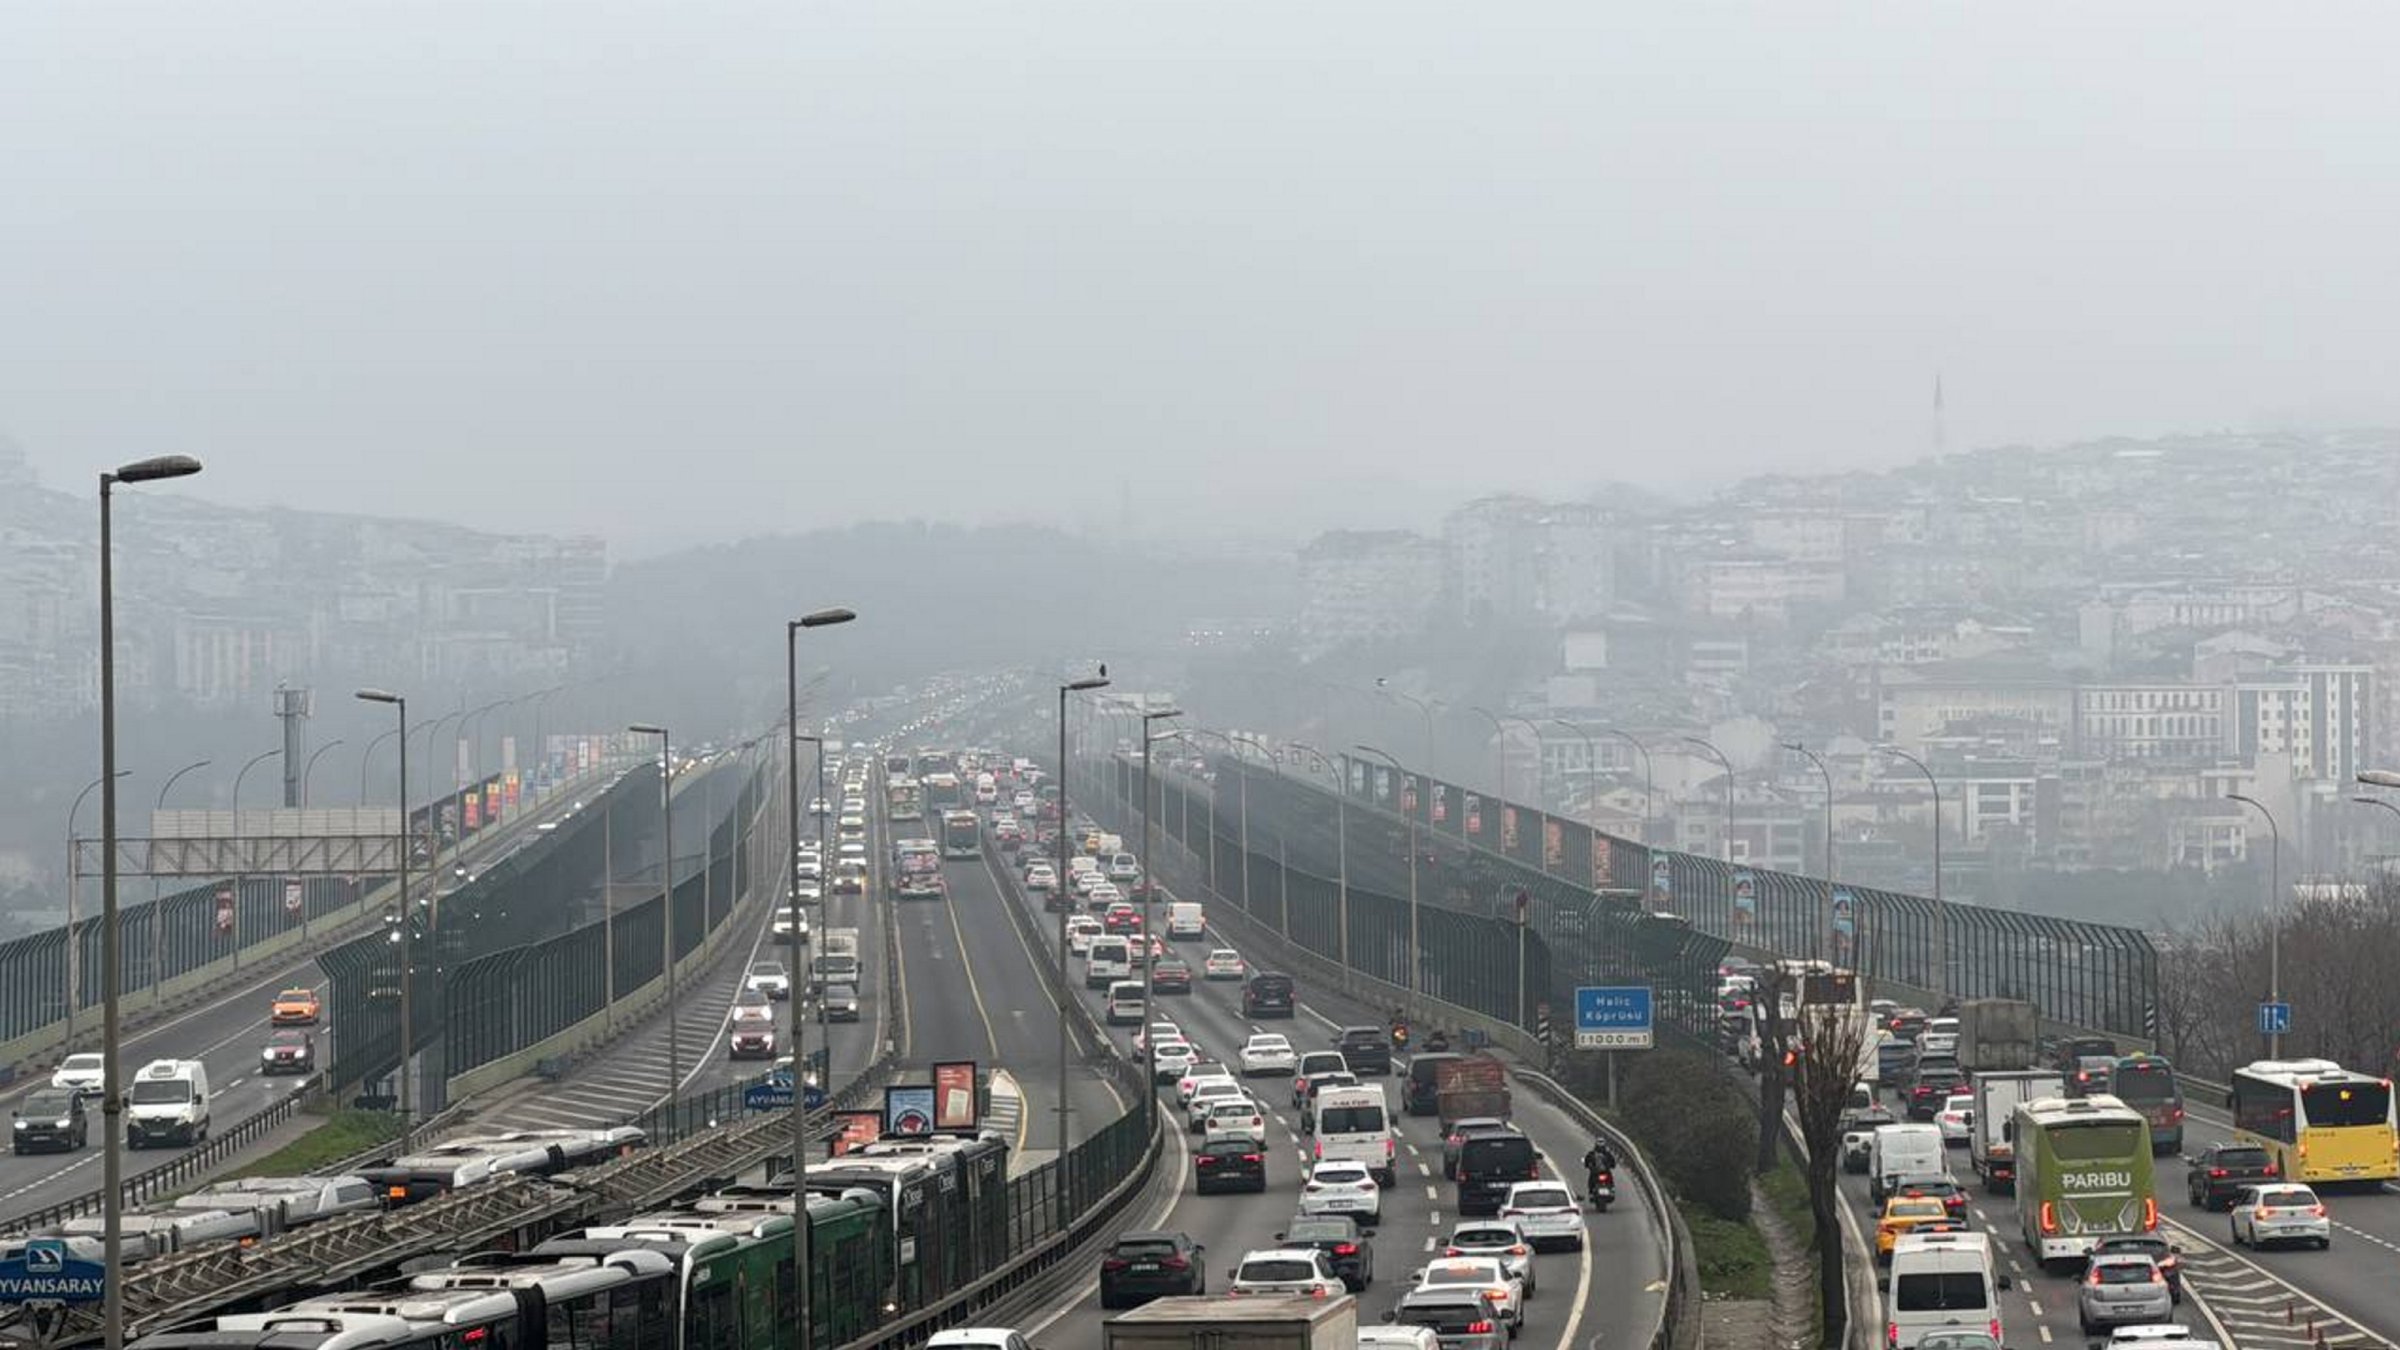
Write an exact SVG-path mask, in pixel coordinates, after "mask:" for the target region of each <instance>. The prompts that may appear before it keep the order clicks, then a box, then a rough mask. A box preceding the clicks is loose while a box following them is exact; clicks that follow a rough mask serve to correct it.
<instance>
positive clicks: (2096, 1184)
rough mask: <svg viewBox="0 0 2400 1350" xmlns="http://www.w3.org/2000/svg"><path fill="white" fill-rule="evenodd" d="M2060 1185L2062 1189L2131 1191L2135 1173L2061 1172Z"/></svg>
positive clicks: (2059, 1175)
mask: <svg viewBox="0 0 2400 1350" xmlns="http://www.w3.org/2000/svg"><path fill="white" fill-rule="evenodd" d="M2058 1187H2059V1189H2060V1190H2062V1191H2092V1192H2103V1191H2129V1190H2132V1189H2133V1173H2131V1172H2061V1173H2059V1174H2058Z"/></svg>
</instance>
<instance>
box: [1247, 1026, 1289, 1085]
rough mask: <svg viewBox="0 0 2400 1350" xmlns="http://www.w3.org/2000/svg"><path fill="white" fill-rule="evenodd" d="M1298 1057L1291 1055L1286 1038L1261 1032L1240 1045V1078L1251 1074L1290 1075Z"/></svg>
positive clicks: (1272, 1033)
mask: <svg viewBox="0 0 2400 1350" xmlns="http://www.w3.org/2000/svg"><path fill="white" fill-rule="evenodd" d="M1299 1062H1300V1057H1299V1056H1297V1055H1295V1054H1293V1053H1292V1042H1291V1040H1290V1039H1289V1038H1288V1037H1284V1036H1279V1035H1276V1034H1275V1033H1274V1032H1271V1031H1269V1032H1261V1033H1260V1034H1258V1035H1256V1036H1253V1037H1251V1038H1250V1039H1249V1040H1247V1041H1244V1042H1243V1043H1242V1076H1243V1077H1245V1078H1247V1077H1249V1076H1251V1075H1252V1074H1261V1073H1290V1072H1291V1071H1292V1068H1293V1066H1294V1065H1296V1064H1298V1063H1299Z"/></svg>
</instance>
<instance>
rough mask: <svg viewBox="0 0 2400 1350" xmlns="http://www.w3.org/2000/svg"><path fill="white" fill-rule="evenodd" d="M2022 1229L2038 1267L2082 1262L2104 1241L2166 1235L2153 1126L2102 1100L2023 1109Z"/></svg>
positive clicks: (2046, 1100)
mask: <svg viewBox="0 0 2400 1350" xmlns="http://www.w3.org/2000/svg"><path fill="white" fill-rule="evenodd" d="M2008 1138H2009V1142H2010V1143H2011V1144H2012V1145H2013V1146H2014V1147H2015V1149H2016V1157H2017V1228H2018V1230H2019V1231H2020V1232H2022V1233H2023V1234H2024V1236H2025V1245H2026V1246H2028V1247H2030V1248H2032V1249H2033V1254H2034V1257H2035V1258H2036V1259H2037V1260H2040V1261H2044V1262H2049V1261H2079V1260H2081V1259H2083V1258H2084V1257H2085V1256H2088V1255H2090V1254H2091V1250H2092V1248H2093V1247H2094V1246H2095V1245H2097V1244H2098V1243H2099V1242H2100V1240H2101V1239H2102V1238H2112V1237H2126V1236H2131V1235H2139V1234H2149V1233H2154V1232H2156V1231H2158V1189H2157V1186H2156V1184H2155V1181H2154V1178H2153V1176H2152V1173H2151V1163H2150V1123H2149V1122H2148V1121H2146V1120H2144V1119H2142V1113H2141V1112H2139V1111H2136V1110H2134V1109H2133V1108H2132V1107H2130V1106H2127V1105H2126V1104H2125V1103H2123V1102H2121V1101H2118V1100H2117V1099H2116V1098H2114V1097H2111V1096H2108V1095H2106V1094H2105V1093H2102V1094H2095V1095H2093V1096H2089V1097H2039V1098H2035V1099H2034V1100H2031V1101H2024V1102H2019V1103H2017V1109H2016V1113H2015V1114H2014V1115H2013V1116H2011V1117H2010V1119H2009V1124H2008Z"/></svg>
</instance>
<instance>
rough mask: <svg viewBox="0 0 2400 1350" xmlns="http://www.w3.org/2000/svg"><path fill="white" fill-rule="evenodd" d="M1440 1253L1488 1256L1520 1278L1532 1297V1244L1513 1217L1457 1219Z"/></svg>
mask: <svg viewBox="0 0 2400 1350" xmlns="http://www.w3.org/2000/svg"><path fill="white" fill-rule="evenodd" d="M1442 1255H1444V1256H1488V1257H1490V1258H1492V1259H1493V1260H1495V1261H1498V1262H1499V1263H1500V1264H1501V1265H1502V1266H1503V1267H1505V1268H1506V1269H1507V1270H1508V1273H1509V1274H1511V1275H1514V1276H1516V1277H1517V1278H1518V1279H1519V1280H1521V1281H1523V1282H1524V1284H1525V1297H1527V1298H1532V1297H1533V1290H1534V1272H1533V1244H1531V1243H1529V1242H1527V1241H1526V1240H1525V1234H1524V1232H1523V1231H1522V1230H1520V1229H1519V1228H1518V1227H1517V1221H1516V1220H1515V1219H1461V1220H1459V1221H1458V1227H1457V1228H1455V1229H1452V1230H1451V1233H1450V1240H1449V1241H1448V1242H1446V1243H1444V1244H1442Z"/></svg>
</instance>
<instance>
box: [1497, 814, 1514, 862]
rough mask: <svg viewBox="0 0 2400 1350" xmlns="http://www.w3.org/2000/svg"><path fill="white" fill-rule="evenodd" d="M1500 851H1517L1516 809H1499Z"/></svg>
mask: <svg viewBox="0 0 2400 1350" xmlns="http://www.w3.org/2000/svg"><path fill="white" fill-rule="evenodd" d="M1500 851H1501V852H1502V853H1514V852H1516V851H1517V808H1515V807H1513V806H1503V807H1501V808H1500Z"/></svg>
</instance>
